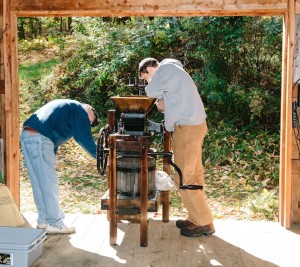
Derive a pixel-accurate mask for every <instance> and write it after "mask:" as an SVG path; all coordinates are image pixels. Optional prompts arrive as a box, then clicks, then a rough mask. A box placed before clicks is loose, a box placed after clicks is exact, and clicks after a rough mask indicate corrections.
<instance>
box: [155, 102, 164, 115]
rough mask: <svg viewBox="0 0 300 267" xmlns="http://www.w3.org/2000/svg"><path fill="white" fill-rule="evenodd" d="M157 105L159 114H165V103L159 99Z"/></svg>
mask: <svg viewBox="0 0 300 267" xmlns="http://www.w3.org/2000/svg"><path fill="white" fill-rule="evenodd" d="M155 104H156V107H157V109H158V111H159V112H163V111H164V110H165V103H164V100H163V99H157V100H156V102H155Z"/></svg>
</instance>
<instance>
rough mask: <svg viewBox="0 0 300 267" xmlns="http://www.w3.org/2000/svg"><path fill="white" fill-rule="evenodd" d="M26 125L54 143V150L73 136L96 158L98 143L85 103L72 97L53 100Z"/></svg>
mask: <svg viewBox="0 0 300 267" xmlns="http://www.w3.org/2000/svg"><path fill="white" fill-rule="evenodd" d="M24 126H28V127H30V128H33V129H34V130H36V131H37V132H39V133H40V134H42V135H44V136H46V137H48V138H49V139H50V140H51V141H52V142H53V143H54V151H55V153H56V152H57V149H58V147H59V146H60V145H62V144H64V143H65V142H67V141H68V140H69V139H71V138H72V137H73V138H74V139H75V141H76V142H77V143H78V144H79V145H80V146H81V147H83V148H84V149H85V150H86V151H87V152H88V153H89V154H90V155H91V156H92V157H94V158H96V143H95V141H94V139H93V136H92V133H91V123H90V120H89V117H88V113H87V111H86V109H85V106H84V104H82V103H80V102H78V101H76V100H70V99H56V100H53V101H51V102H49V103H47V104H46V105H44V106H43V107H41V108H40V109H38V110H37V111H36V112H35V113H34V114H32V115H31V116H30V117H29V118H28V119H27V120H26V121H25V122H24Z"/></svg>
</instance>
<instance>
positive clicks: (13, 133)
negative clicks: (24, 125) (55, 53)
mask: <svg viewBox="0 0 300 267" xmlns="http://www.w3.org/2000/svg"><path fill="white" fill-rule="evenodd" d="M3 6H4V10H3V22H4V23H3V25H6V24H8V25H9V28H8V30H7V32H6V33H5V34H4V36H3V52H4V77H5V95H4V99H5V100H4V101H5V120H6V134H5V138H6V140H5V151H6V157H5V166H6V184H7V186H8V187H9V189H10V191H11V193H12V196H13V198H14V201H15V203H16V204H17V206H20V177H19V155H20V148H19V95H18V52H17V17H16V15H15V14H13V13H11V12H10V10H9V7H10V1H9V0H3Z"/></svg>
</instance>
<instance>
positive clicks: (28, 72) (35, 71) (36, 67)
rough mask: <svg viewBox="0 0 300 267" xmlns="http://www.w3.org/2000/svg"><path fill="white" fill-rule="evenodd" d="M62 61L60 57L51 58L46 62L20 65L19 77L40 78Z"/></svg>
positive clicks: (26, 78) (22, 78)
mask: <svg viewBox="0 0 300 267" xmlns="http://www.w3.org/2000/svg"><path fill="white" fill-rule="evenodd" d="M59 62H60V59H59V58H54V59H50V60H48V61H44V62H38V63H34V64H26V65H20V66H19V79H20V80H32V79H39V78H41V77H43V76H45V75H47V74H49V73H50V72H51V71H52V68H53V67H54V66H55V65H57V64H58V63H59Z"/></svg>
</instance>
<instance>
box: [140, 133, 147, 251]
mask: <svg viewBox="0 0 300 267" xmlns="http://www.w3.org/2000/svg"><path fill="white" fill-rule="evenodd" d="M140 146H141V148H140V149H141V151H140V162H141V163H140V165H141V172H140V202H141V222H140V245H141V247H147V245H148V140H147V136H142V137H141V142H140Z"/></svg>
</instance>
